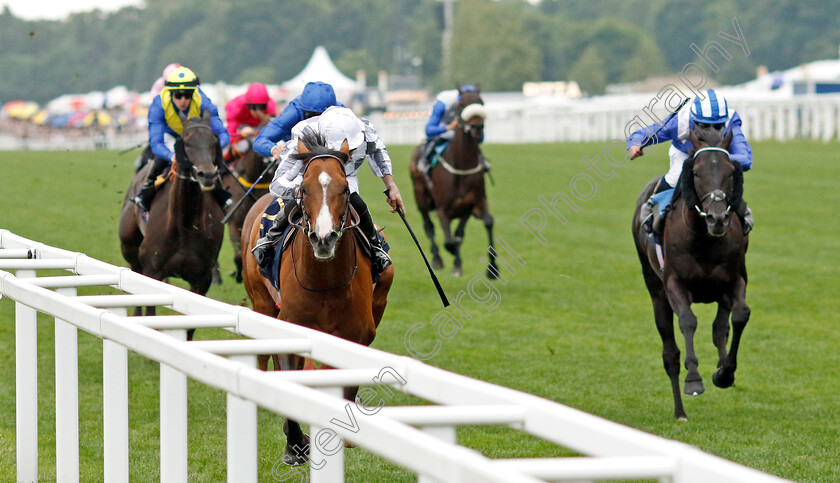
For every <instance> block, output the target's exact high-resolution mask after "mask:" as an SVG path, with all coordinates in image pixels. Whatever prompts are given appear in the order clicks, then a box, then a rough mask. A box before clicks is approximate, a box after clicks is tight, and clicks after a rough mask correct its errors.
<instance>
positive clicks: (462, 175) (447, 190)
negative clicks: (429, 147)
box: [409, 89, 498, 279]
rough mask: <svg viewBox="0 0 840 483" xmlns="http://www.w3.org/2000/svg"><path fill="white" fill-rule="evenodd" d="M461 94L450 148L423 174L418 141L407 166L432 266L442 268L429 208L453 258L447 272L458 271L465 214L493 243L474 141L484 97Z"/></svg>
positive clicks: (478, 137)
mask: <svg viewBox="0 0 840 483" xmlns="http://www.w3.org/2000/svg"><path fill="white" fill-rule="evenodd" d="M459 92H460V100H459V103H458V107H457V116H458V117H457V119H458V125H457V127H456V128H455V136H454V137H453V139H452V141H451V142H450V143H449V146H447V147H446V149H444V151H443V152H442V153H441V154H440V158H439V162H438V163H437V164H435V166H433V167H432V168H431V170H430V171H429V172H428V175H425V174H424V173H421V172H420V170H418V169H417V163H418V162H419V161H420V156H422V153H423V144H421V145H420V146H418V147H417V148H416V149H415V150H414V152H413V154H412V156H411V163H410V165H409V170H410V172H411V179H412V182H413V184H414V198H415V200H416V201H417V208H418V209H419V210H420V215H421V216H422V217H423V228H424V230H425V232H426V236H427V237H429V241H430V242H431V254H432V266H433V267H434V268H435V269H441V268H443V260H442V259H441V257H440V253H439V251H438V247H437V244H436V243H435V226H434V224H433V223H432V219H431V217H430V216H429V212H431V211H434V210H437V214H438V220H439V222H440V227H441V229H442V230H443V235H444V242H443V246H444V248H446V250H447V251H448V252H449V253H451V254H452V255H454V256H455V258H454V261H453V267H452V275H453V276H456V277H460V276H461V275H463V268H462V267H461V265H462V263H461V244H462V243H463V240H464V229H465V227H466V225H467V221H468V220H469V219H470V216H475V217H476V218H479V219H481V220H482V221H483V222H484V228H485V229H486V230H487V239H488V241H489V243H490V247H493V215H491V214H490V210H489V208H488V207H487V195H486V193H485V188H484V172H485V171H486V169H485V166H484V163H483V161H482V156H481V150H480V148H479V144H480V143H481V141H482V139H483V137H484V118H485V117H486V112H485V110H484V101H483V100H482V99H481V94H480V90H479V89H476V90H474V91H473V90H468V91H461V90H460V89H459ZM455 219H457V220H458V225H457V226H456V228H455V233H454V236H453V234H452V232H451V227H450V225H451V223H452V220H455ZM495 254H496V251H495V250H489V256H490V265H491V266H492V267H493V269H496V270H495V272H496V273H498V267H497V265H496V256H495ZM493 272H494V270H492V269H490V268H489V267H488V269H487V277H488V278H490V279H495V278H496V275H495V273H493Z"/></svg>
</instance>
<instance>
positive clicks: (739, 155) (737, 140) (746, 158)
mask: <svg viewBox="0 0 840 483" xmlns="http://www.w3.org/2000/svg"><path fill="white" fill-rule="evenodd" d="M729 129H730V130H731V131H732V141H731V142H730V143H729V158H730V159H731V160H732V161H738V162H739V163H741V170H743V171H749V170H750V168H752V159H753V154H752V147H750V143H748V142H747V138H746V137H745V136H744V132H743V131H741V118H740V117H739V116H738V114H734V115H733V117H732V122H731V123H730V124H729Z"/></svg>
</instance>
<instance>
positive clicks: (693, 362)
mask: <svg viewBox="0 0 840 483" xmlns="http://www.w3.org/2000/svg"><path fill="white" fill-rule="evenodd" d="M665 293H666V294H667V295H668V301H669V302H670V303H671V310H673V311H674V313H675V314H677V317H678V318H679V324H680V331H681V332H682V333H683V337H684V338H685V369H686V371H687V373H686V375H685V386H684V388H683V391H684V392H685V393H686V394H688V395H689V396H698V395H700V394H703V391H705V388H704V387H703V378H702V377H700V373H699V372H698V371H697V355H696V354H695V352H694V333H695V332H696V331H697V316H696V315H694V312H692V311H691V300H690V298H689V294H688V290H686V288H685V287H684V286H683V284H682V283H681V282H680V281H678V280H677V279H676V278H675V277H669V278H668V279H667V280H666V283H665Z"/></svg>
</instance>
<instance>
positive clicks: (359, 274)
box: [242, 132, 394, 465]
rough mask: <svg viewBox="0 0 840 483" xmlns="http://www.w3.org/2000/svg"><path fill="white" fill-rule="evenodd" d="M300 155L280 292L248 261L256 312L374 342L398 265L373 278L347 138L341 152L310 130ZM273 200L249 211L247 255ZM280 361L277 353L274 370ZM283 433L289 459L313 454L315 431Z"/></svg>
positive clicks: (288, 364) (290, 361)
mask: <svg viewBox="0 0 840 483" xmlns="http://www.w3.org/2000/svg"><path fill="white" fill-rule="evenodd" d="M295 156H296V158H297V159H300V160H301V161H302V162H303V163H304V165H305V168H304V171H303V181H302V182H301V185H300V193H301V195H300V196H301V197H300V202H299V206H300V207H301V212H302V216H303V217H302V221H301V222H300V224H293V225H294V227H295V230H296V233H295V237H294V240H293V241H292V242H291V247H290V248H289V249H288V250H287V251H286V252H285V253H284V254H283V257H282V259H281V263H280V275H279V281H280V282H279V285H280V291H279V293H278V291H277V290H276V289H275V288H274V287H273V286H272V285H271V283H270V282H269V281H268V280H267V279H265V278H264V277H263V276H262V275H261V274H260V272H259V268H258V267H257V262H256V260H255V259H254V257H253V256H250V255H249V256H246V257H245V259H244V267H243V283H244V286H245V290H246V291H247V292H248V296H249V297H250V298H251V301H252V303H253V308H254V310H255V311H257V312H260V313H262V314H265V315H268V316H271V317H279V318H280V319H282V320H285V321H289V322H292V323H295V324H298V325H301V326H304V327H308V328H311V329H315V330H319V331H321V332H325V333H327V334H332V335H335V336H337V337H341V338H343V339H346V340H349V341H351V342H356V343H358V344H362V345H365V346H367V345H370V344H371V342H373V339H374V337H375V335H376V329H377V327H378V326H379V322H380V321H381V320H382V315H383V313H384V312H385V305H386V304H387V297H388V291H389V290H390V288H391V284H392V283H393V280H394V268H393V266H389V267H388V268H387V269H386V270H385V271H384V272H383V273H382V274H381V279H380V280H379V281H378V282H376V283H374V282H373V277H372V275H371V264H370V259H369V258H368V257H367V256H366V255H365V254H364V252H363V248H362V246H361V244H360V242H359V240H358V238H357V237H356V234H355V233H354V230H355V229H354V228H353V227H354V226H355V223H354V222H352V220H353V218H354V216H353V214H352V212H351V211H352V210H351V205H350V202H349V201H350V187H349V185H348V182H347V177H346V175H345V173H344V163H346V162H347V160H348V159H349V149H348V145H347V141H346V140H345V142H344V144H343V145H342V146H341V149H340V151H333V150H331V149H329V148H327V147H326V146H325V143H324V140H323V139H322V138H321V137H320V136H319V135H316V134H314V133H311V132H310V133H307V134H306V135H305V136H304V137H303V139H302V140H300V141H299V142H298V154H297V155H295ZM271 200H272V196H271V195H270V194H268V195H264V196H263V197H262V198H260V199H259V201H257V202H256V203H255V204H254V206H253V207H251V209H250V211H249V212H248V216H247V217H246V219H245V224H244V228H243V232H242V248H243V253H249V252H250V250H251V248H253V246H254V244H255V243H256V241H257V239H258V238H259V228H260V219H261V218H262V214H263V212H264V211H265V208H266V207H267V206H268V204H269V203H270V202H271ZM281 214H282V211H281ZM281 243H282V242H281ZM278 249H279V247H278ZM281 294H282V303H281V299H280V295H281ZM279 359H280V361H279V363H280V367H281V368H282V369H284V370H288V369H301V368H303V367H304V359H303V358H301V357H297V356H294V355H289V356H283V357H280V358H279ZM277 362H278V358H277V357H276V356H275V369H276V366H277ZM259 363H260V368H261V369H263V370H266V369H267V365H268V356H260V358H259ZM307 367H313V366H311V365H307ZM325 367H326V366H322V368H325ZM357 391H358V387H349V388H345V389H344V397H345V398H346V399H348V400H351V401H352V400H355V397H356V393H357ZM283 431H284V433H285V434H286V450H285V455H284V456H283V462H284V463H286V464H289V465H300V464H304V463H306V461H307V460H308V455H306V454H301V451H300V448H306V447H307V446H308V444H309V437H308V436H307V435H305V434H303V432H302V431H301V428H300V424H298V423H297V422H296V421H293V420H288V419H287V420H286V422H285V423H284V425H283ZM295 448H297V449H295Z"/></svg>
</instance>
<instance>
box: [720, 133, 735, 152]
mask: <svg viewBox="0 0 840 483" xmlns="http://www.w3.org/2000/svg"><path fill="white" fill-rule="evenodd" d="M730 144H732V130H731V129H730V130H729V131H727V132H726V136H724V137H723V140H721V142H719V143H718V147H719V148H723V149H725V150H727V151H729V145H730Z"/></svg>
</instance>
